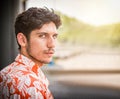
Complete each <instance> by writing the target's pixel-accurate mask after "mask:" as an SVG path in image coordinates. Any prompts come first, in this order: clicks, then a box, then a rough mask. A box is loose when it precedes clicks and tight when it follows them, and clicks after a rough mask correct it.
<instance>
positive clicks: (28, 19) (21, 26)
mask: <svg viewBox="0 0 120 99" xmlns="http://www.w3.org/2000/svg"><path fill="white" fill-rule="evenodd" d="M49 22H54V24H55V25H56V28H58V27H59V26H60V25H61V19H60V16H58V15H57V14H55V13H54V10H53V9H51V10H49V9H48V8H46V7H45V8H37V7H31V8H29V9H28V10H26V11H24V12H22V13H21V14H19V15H18V16H17V18H16V21H15V34H16V36H17V34H18V33H20V32H22V33H23V34H24V35H25V36H26V38H27V40H29V35H30V32H31V31H32V30H34V29H37V28H41V27H42V26H43V25H44V24H46V23H49ZM18 45H19V44H18ZM19 48H20V45H19Z"/></svg>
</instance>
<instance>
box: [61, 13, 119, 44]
mask: <svg viewBox="0 0 120 99" xmlns="http://www.w3.org/2000/svg"><path fill="white" fill-rule="evenodd" d="M59 14H60V16H61V18H62V26H61V28H60V29H59V32H60V36H59V41H60V42H61V43H70V44H89V45H101V46H119V45H120V23H118V24H109V25H103V26H98V27H95V26H92V25H90V24H85V23H83V22H81V21H79V20H77V19H75V18H71V17H68V16H67V15H64V14H61V13H59Z"/></svg>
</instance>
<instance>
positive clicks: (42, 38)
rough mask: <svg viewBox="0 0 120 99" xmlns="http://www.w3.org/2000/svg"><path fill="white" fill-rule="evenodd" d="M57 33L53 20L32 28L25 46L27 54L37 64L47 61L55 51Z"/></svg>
mask: <svg viewBox="0 0 120 99" xmlns="http://www.w3.org/2000/svg"><path fill="white" fill-rule="evenodd" d="M57 35H58V33H57V29H56V26H55V24H54V23H53V22H50V23H48V24H44V25H43V26H42V28H40V29H35V30H33V31H32V32H31V33H30V39H29V41H27V45H26V47H25V48H26V54H27V56H28V57H29V58H31V59H32V60H33V61H34V62H36V63H38V64H43V63H49V62H50V61H51V60H52V56H53V54H54V52H55V50H54V48H55V43H56V37H57Z"/></svg>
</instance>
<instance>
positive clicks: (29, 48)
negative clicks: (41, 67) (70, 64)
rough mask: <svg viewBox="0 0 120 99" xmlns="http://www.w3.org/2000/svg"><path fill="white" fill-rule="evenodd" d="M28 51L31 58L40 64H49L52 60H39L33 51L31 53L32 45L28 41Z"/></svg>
mask: <svg viewBox="0 0 120 99" xmlns="http://www.w3.org/2000/svg"><path fill="white" fill-rule="evenodd" d="M26 49H27V53H28V56H29V57H30V59H31V60H32V61H34V62H35V63H36V62H39V63H40V64H49V63H50V62H47V61H44V60H39V59H37V58H35V57H34V56H33V55H32V53H31V46H30V43H28V46H27V48H26Z"/></svg>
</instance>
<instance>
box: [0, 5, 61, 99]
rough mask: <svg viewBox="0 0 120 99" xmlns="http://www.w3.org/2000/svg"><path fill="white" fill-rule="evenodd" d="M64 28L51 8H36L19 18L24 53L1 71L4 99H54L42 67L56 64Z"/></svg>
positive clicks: (18, 31)
mask: <svg viewBox="0 0 120 99" xmlns="http://www.w3.org/2000/svg"><path fill="white" fill-rule="evenodd" d="M60 25H61V20H60V17H59V16H58V15H57V14H55V13H54V11H53V10H52V11H51V10H49V9H47V8H36V7H32V8H29V9H28V10H26V11H24V12H23V13H21V14H19V15H18V16H17V18H16V21H15V34H16V38H17V42H18V45H19V52H20V53H19V54H18V56H17V57H16V59H15V61H14V62H13V63H11V64H10V65H8V66H7V67H5V68H4V69H3V70H1V71H0V99H53V96H52V94H51V93H50V91H49V89H48V84H49V83H48V80H47V78H46V77H45V75H44V74H43V72H42V71H41V69H40V67H41V66H43V64H46V63H49V62H50V61H51V60H52V56H53V54H54V52H55V50H54V48H55V41H56V38H57V35H58V32H57V29H58V27H59V26H60Z"/></svg>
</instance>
